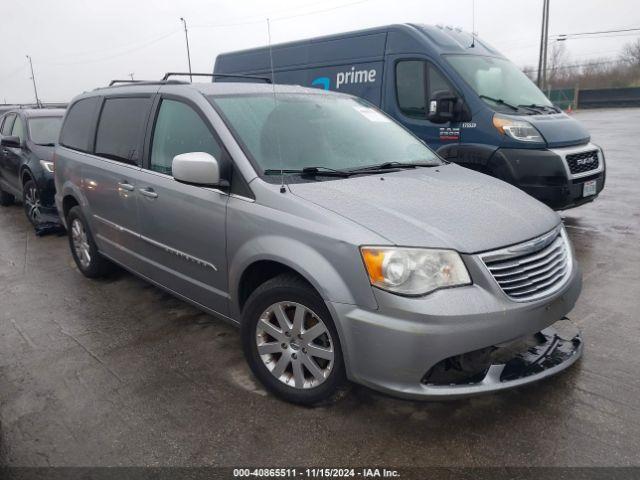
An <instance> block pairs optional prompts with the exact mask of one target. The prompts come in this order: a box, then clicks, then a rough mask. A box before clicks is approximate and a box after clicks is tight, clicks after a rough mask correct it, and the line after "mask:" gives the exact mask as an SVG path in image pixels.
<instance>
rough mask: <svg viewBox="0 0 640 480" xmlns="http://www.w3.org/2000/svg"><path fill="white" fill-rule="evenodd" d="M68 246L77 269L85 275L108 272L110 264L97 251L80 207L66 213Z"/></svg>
mask: <svg viewBox="0 0 640 480" xmlns="http://www.w3.org/2000/svg"><path fill="white" fill-rule="evenodd" d="M67 226H68V228H69V229H68V230H67V232H68V235H69V247H70V248H71V255H72V256H73V259H74V260H75V262H76V265H77V266H78V269H79V270H80V271H81V272H82V274H83V275H84V276H85V277H88V278H98V277H103V276H105V275H106V274H108V273H109V272H110V271H111V269H112V264H111V263H110V262H109V260H107V259H106V258H104V257H103V256H102V255H100V253H98V247H97V246H96V243H95V242H94V240H93V236H92V235H91V231H90V230H89V226H88V224H87V222H86V220H85V218H84V215H82V210H80V207H77V206H76V207H73V208H72V209H71V210H69V214H68V215H67Z"/></svg>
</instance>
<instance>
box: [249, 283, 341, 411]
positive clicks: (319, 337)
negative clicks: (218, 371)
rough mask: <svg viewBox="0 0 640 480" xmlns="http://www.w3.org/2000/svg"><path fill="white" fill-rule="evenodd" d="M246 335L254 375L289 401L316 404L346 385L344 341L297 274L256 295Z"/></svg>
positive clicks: (251, 302)
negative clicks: (342, 344) (342, 349)
mask: <svg viewBox="0 0 640 480" xmlns="http://www.w3.org/2000/svg"><path fill="white" fill-rule="evenodd" d="M241 336H242V345H243V349H244V354H245V357H246V359H247V362H248V363H249V366H250V367H251V370H252V371H253V373H254V375H255V376H256V377H258V379H259V380H260V381H261V382H262V384H263V385H264V386H265V387H266V388H267V389H268V390H269V391H271V392H272V393H274V394H275V395H277V396H278V397H280V398H282V399H284V400H286V401H289V402H292V403H297V404H302V405H314V404H317V403H319V402H321V401H323V400H327V399H329V398H330V397H331V396H332V395H333V394H335V393H336V392H337V391H338V389H339V388H340V387H341V386H342V385H343V384H344V382H345V373H344V361H343V357H342V351H341V349H340V340H339V338H338V332H337V331H336V327H335V325H334V323H333V320H332V319H331V315H330V314H329V310H328V309H327V307H326V305H325V304H324V301H323V300H322V298H321V297H320V295H318V293H317V292H316V291H315V290H314V289H313V288H312V287H311V286H310V285H309V284H308V283H307V282H305V281H304V280H303V279H302V278H300V277H298V276H296V275H293V274H283V275H279V276H277V277H275V278H272V279H271V280H268V281H267V282H265V283H263V284H262V285H261V286H260V287H258V288H257V289H256V290H255V291H254V292H253V293H252V294H251V296H250V297H249V299H248V300H247V303H246V305H245V308H244V314H243V322H242V327H241Z"/></svg>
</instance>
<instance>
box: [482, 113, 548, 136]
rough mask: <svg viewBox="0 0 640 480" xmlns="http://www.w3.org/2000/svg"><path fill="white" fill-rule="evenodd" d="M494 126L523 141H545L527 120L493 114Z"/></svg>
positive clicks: (501, 131) (503, 133)
mask: <svg viewBox="0 0 640 480" xmlns="http://www.w3.org/2000/svg"><path fill="white" fill-rule="evenodd" d="M493 126H494V127H496V129H497V130H498V131H499V132H500V133H501V134H502V135H508V136H509V137H511V138H513V139H515V140H519V141H521V142H544V138H542V135H540V132H539V131H538V130H537V129H536V127H534V126H533V125H531V124H530V123H529V122H527V121H526V120H516V119H515V118H510V117H503V116H502V115H499V114H497V113H496V114H494V115H493Z"/></svg>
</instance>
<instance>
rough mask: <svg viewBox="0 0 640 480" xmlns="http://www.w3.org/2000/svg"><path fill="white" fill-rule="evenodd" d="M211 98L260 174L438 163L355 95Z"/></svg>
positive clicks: (403, 132)
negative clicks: (351, 96) (281, 170)
mask: <svg viewBox="0 0 640 480" xmlns="http://www.w3.org/2000/svg"><path fill="white" fill-rule="evenodd" d="M209 100H210V101H211V102H212V103H213V105H214V106H215V107H217V108H218V110H219V111H220V112H221V114H222V116H223V117H225V121H226V122H227V124H228V126H229V127H230V128H231V130H232V131H233V132H234V134H235V135H236V137H237V139H238V141H239V142H240V143H241V144H243V146H244V147H245V151H247V152H248V153H249V155H250V156H251V157H253V160H254V161H255V163H257V166H258V167H259V168H260V169H262V172H260V173H262V174H267V175H268V174H270V173H275V171H279V170H280V169H281V168H282V169H284V170H287V171H290V172H300V171H302V170H303V169H305V168H306V169H314V167H315V169H317V171H322V172H329V171H331V170H339V171H345V170H352V169H359V168H360V169H362V168H363V167H368V166H372V167H373V166H377V165H380V164H382V163H388V162H393V163H394V164H396V162H397V164H419V165H427V166H435V165H440V164H441V160H440V159H439V158H438V156H437V155H436V154H435V153H433V152H432V151H431V150H430V149H429V148H428V147H426V146H425V145H424V144H423V143H422V142H421V141H420V140H418V139H417V138H416V137H414V136H413V135H412V134H410V133H409V132H407V131H406V130H405V129H404V128H402V127H401V126H399V125H398V124H397V123H395V122H394V121H393V120H391V119H390V118H389V117H387V116H386V115H385V114H383V113H381V112H380V111H378V110H376V109H375V108H372V107H371V106H369V105H368V104H367V103H366V102H364V101H360V100H359V99H355V98H350V97H342V96H337V95H325V94H308V93H305V94H301V93H278V94H277V96H274V95H273V94H246V95H225V96H211V97H209ZM334 173H335V172H334Z"/></svg>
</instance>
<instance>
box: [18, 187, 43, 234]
mask: <svg viewBox="0 0 640 480" xmlns="http://www.w3.org/2000/svg"><path fill="white" fill-rule="evenodd" d="M22 205H23V206H24V213H25V215H26V216H27V219H28V220H29V222H31V225H33V226H34V227H37V226H38V225H39V224H40V223H41V222H42V203H41V200H40V190H39V189H38V185H36V182H34V181H33V180H31V179H29V180H27V182H26V183H25V184H24V187H22Z"/></svg>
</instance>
